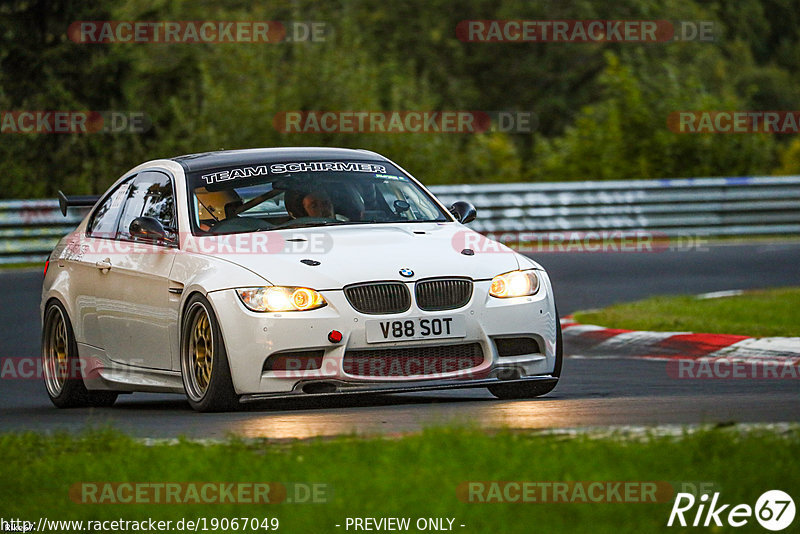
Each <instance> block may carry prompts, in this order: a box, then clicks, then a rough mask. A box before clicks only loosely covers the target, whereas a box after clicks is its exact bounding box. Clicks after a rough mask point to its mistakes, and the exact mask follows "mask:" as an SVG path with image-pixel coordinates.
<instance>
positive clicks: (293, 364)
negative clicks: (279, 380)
mask: <svg viewBox="0 0 800 534" xmlns="http://www.w3.org/2000/svg"><path fill="white" fill-rule="evenodd" d="M324 357H325V351H324V350H322V349H319V350H291V351H283V352H276V353H274V354H270V355H269V358H267V359H266V360H264V365H263V367H262V368H261V372H262V373H265V372H268V371H311V370H314V369H321V368H322V358H324Z"/></svg>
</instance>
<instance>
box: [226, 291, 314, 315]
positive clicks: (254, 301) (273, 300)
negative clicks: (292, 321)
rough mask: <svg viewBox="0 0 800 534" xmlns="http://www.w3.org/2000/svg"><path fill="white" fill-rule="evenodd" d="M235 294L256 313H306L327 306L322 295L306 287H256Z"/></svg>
mask: <svg viewBox="0 0 800 534" xmlns="http://www.w3.org/2000/svg"><path fill="white" fill-rule="evenodd" d="M236 294H238V295H239V298H240V299H242V303H244V305H245V306H247V308H248V309H250V310H253V311H256V312H285V311H306V310H315V309H317V308H322V307H323V306H325V305H327V304H328V303H327V302H325V299H324V298H323V297H322V295H320V294H319V293H318V292H316V291H314V290H313V289H309V288H307V287H281V286H270V287H256V288H248V289H237V290H236Z"/></svg>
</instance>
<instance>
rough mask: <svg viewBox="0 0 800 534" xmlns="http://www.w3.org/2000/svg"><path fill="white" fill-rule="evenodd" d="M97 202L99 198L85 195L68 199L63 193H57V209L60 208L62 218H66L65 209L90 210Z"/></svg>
mask: <svg viewBox="0 0 800 534" xmlns="http://www.w3.org/2000/svg"><path fill="white" fill-rule="evenodd" d="M98 200H100V196H94V195H86V196H75V197H68V196H67V195H65V194H64V193H63V192H61V191H59V192H58V207H59V208H61V214H62V215H63V216H64V217H66V216H67V208H91V207H92V206H94V205H95V204H97V201H98Z"/></svg>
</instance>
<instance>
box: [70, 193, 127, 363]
mask: <svg viewBox="0 0 800 534" xmlns="http://www.w3.org/2000/svg"><path fill="white" fill-rule="evenodd" d="M131 181H132V179H128V180H126V181H124V182H122V183H121V184H119V185H118V186H117V187H116V188H114V189H113V190H112V191H110V192H109V193H108V194H107V195H106V196H105V197H104V198H103V199H102V200H101V202H100V203H99V205H98V207H97V208H96V209H95V210H94V212H92V215H91V217H90V218H89V222H88V225H87V227H86V232H85V233H83V234H75V235H74V236H73V240H72V241H70V242H69V243H68V244H67V249H68V250H69V254H67V255H65V256H64V257H62V259H59V266H61V267H63V268H65V269H67V270H68V271H69V280H70V291H69V294H70V295H71V297H72V298H73V302H72V305H73V309H74V310H75V313H76V315H77V317H75V319H76V320H75V321H74V327H75V337H76V340H77V341H78V343H79V344H83V345H89V346H90V347H91V349H92V350H98V349H99V350H102V349H103V333H102V331H101V328H100V321H99V315H98V309H97V295H98V292H100V293H103V294H109V293H110V292H111V288H110V287H106V286H107V285H109V284H108V276H106V274H107V270H105V269H104V268H103V266H104V265H106V264H107V263H108V261H109V260H110V258H111V256H113V255H114V254H115V253H116V250H115V239H116V234H117V223H118V222H119V217H120V215H121V213H122V208H123V206H124V204H125V200H126V199H127V197H128V192H129V191H130V185H131Z"/></svg>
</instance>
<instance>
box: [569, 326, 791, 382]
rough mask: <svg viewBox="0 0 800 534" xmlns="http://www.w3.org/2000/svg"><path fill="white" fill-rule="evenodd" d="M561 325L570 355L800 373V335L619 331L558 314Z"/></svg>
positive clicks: (749, 372) (747, 373) (766, 374)
mask: <svg viewBox="0 0 800 534" xmlns="http://www.w3.org/2000/svg"><path fill="white" fill-rule="evenodd" d="M561 327H562V329H563V337H564V355H565V356H568V357H572V358H645V359H655V360H671V361H675V362H676V364H675V365H673V367H676V369H678V370H681V369H682V370H684V371H687V372H689V370H691V369H700V368H702V369H707V368H708V369H711V370H712V371H714V372H715V373H716V374H724V373H725V372H726V371H730V372H731V373H732V375H737V374H738V375H742V374H743V375H744V376H731V377H732V378H749V377H763V378H773V377H774V378H800V337H765V338H754V337H748V336H735V335H726V334H697V333H692V332H648V331H637V330H621V329H615V328H604V327H602V326H596V325H587V324H579V323H576V322H575V321H574V320H573V319H572V317H571V316H567V317H564V318H562V319H561ZM679 361H681V363H678V362H679ZM726 366H727V367H726ZM776 374H777V375H778V376H774V375H776ZM781 375H783V376H781ZM787 375H791V376H787ZM709 378H713V377H712V376H710V377H709Z"/></svg>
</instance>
